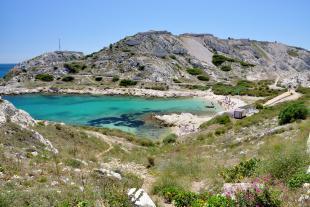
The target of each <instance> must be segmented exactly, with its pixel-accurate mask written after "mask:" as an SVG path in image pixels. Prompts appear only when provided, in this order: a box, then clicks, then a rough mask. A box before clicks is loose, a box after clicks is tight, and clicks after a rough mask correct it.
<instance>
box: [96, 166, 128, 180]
mask: <svg viewBox="0 0 310 207" xmlns="http://www.w3.org/2000/svg"><path fill="white" fill-rule="evenodd" d="M94 172H96V173H98V174H99V175H102V176H105V177H112V178H116V179H118V180H121V179H122V176H121V174H119V173H117V172H114V171H112V170H107V169H103V168H101V169H95V170H94Z"/></svg>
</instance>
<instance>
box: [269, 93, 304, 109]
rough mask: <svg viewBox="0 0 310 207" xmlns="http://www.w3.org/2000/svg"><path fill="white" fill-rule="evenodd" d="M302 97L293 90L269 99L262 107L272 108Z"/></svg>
mask: <svg viewBox="0 0 310 207" xmlns="http://www.w3.org/2000/svg"><path fill="white" fill-rule="evenodd" d="M301 96H302V95H301V94H300V93H297V92H296V91H295V90H289V91H287V92H284V93H282V94H280V95H278V96H277V97H274V98H273V99H270V100H269V101H267V102H266V103H265V104H264V106H274V105H276V104H278V103H281V102H285V101H293V100H296V99H298V98H299V97H301Z"/></svg>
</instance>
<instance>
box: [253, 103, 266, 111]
mask: <svg viewBox="0 0 310 207" xmlns="http://www.w3.org/2000/svg"><path fill="white" fill-rule="evenodd" d="M255 108H256V109H259V110H260V109H264V106H263V104H261V103H256V104H255Z"/></svg>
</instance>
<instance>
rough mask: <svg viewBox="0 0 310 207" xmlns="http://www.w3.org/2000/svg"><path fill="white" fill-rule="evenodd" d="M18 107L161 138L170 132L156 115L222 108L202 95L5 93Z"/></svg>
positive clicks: (47, 117)
mask: <svg viewBox="0 0 310 207" xmlns="http://www.w3.org/2000/svg"><path fill="white" fill-rule="evenodd" d="M4 98H5V99H7V100H9V101H10V102H12V103H13V104H14V105H15V106H16V107H17V108H20V109H23V110H25V111H27V112H28V113H30V114H31V115H32V116H33V117H34V118H35V119H39V120H50V121H57V122H64V123H68V124H76V125H90V126H96V127H109V128H117V129H121V130H124V131H127V132H131V133H135V134H138V135H141V136H148V137H159V136H160V135H161V134H163V133H165V132H167V128H163V127H161V126H159V125H158V124H156V123H154V120H153V119H151V118H150V117H151V115H152V114H169V113H181V112H190V113H194V114H214V113H215V112H216V111H218V110H219V109H220V108H219V106H218V105H216V104H215V106H216V108H214V109H210V108H208V107H206V106H207V105H210V104H211V103H208V102H206V101H205V100H202V99H198V98H169V99H163V98H142V97H130V96H91V95H42V94H35V95H29V94H28V95H19V96H5V97H4Z"/></svg>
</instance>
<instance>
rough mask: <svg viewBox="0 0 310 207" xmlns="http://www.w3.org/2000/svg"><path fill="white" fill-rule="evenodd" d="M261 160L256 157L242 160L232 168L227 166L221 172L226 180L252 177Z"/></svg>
mask: <svg viewBox="0 0 310 207" xmlns="http://www.w3.org/2000/svg"><path fill="white" fill-rule="evenodd" d="M258 163H259V160H257V159H256V158H252V159H249V160H247V161H242V162H240V163H239V164H238V165H235V166H234V167H232V168H226V169H225V170H223V171H222V172H221V176H222V177H223V178H224V180H225V182H240V181H241V180H242V179H243V178H244V177H250V176H252V175H253V173H254V172H255V170H256V167H257V165H258Z"/></svg>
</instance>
